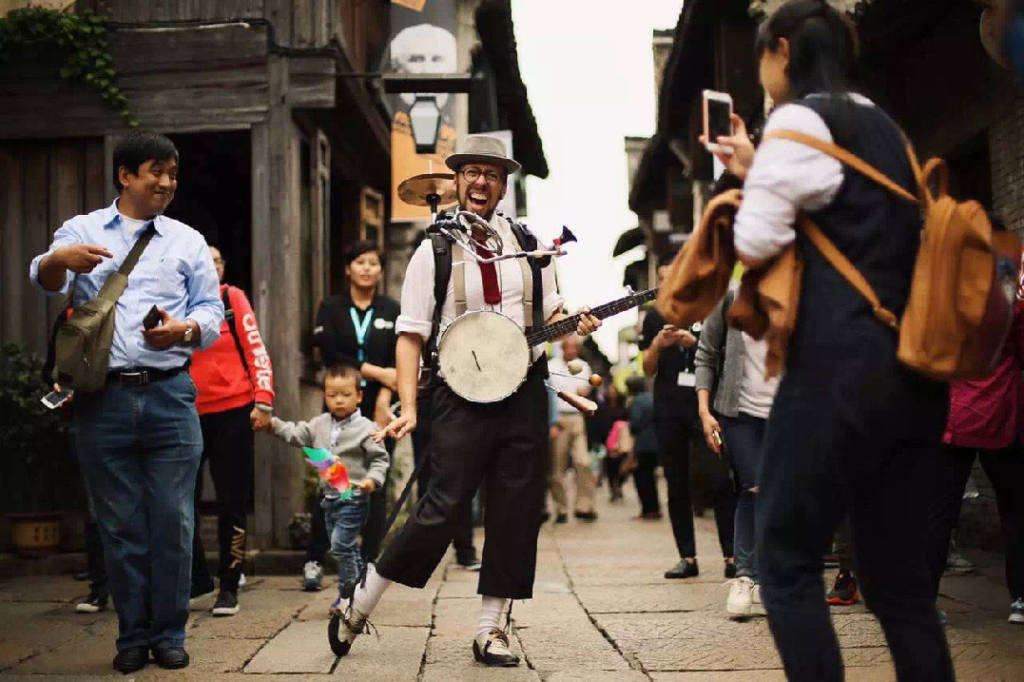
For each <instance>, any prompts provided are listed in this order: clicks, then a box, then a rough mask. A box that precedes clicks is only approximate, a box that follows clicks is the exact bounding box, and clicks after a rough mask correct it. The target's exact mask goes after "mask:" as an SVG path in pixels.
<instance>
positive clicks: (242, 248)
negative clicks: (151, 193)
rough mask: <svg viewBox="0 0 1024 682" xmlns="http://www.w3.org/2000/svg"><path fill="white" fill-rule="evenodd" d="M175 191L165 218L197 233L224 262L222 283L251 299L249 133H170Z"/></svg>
mask: <svg viewBox="0 0 1024 682" xmlns="http://www.w3.org/2000/svg"><path fill="white" fill-rule="evenodd" d="M169 137H170V138H171V139H172V140H174V144H175V145H177V147H178V155H179V157H180V159H179V174H178V191H177V193H176V194H175V197H174V201H173V202H171V206H170V208H168V209H167V215H168V216H170V217H171V218H175V219H176V220H180V221H182V222H183V223H185V224H186V225H189V226H190V227H194V228H195V229H197V230H199V231H200V232H201V233H202V234H203V236H204V237H206V241H207V242H208V243H209V244H210V245H211V246H216V247H217V248H218V249H220V251H221V254H222V255H223V256H224V260H225V261H226V263H227V265H226V268H227V271H226V272H225V279H226V280H227V281H228V282H230V283H231V284H233V285H235V286H237V287H240V288H241V289H243V290H245V292H246V293H247V294H249V297H250V299H251V298H252V178H251V176H252V170H251V169H252V148H251V135H250V134H249V131H247V130H243V131H232V132H226V133H194V134H181V135H170V136H169Z"/></svg>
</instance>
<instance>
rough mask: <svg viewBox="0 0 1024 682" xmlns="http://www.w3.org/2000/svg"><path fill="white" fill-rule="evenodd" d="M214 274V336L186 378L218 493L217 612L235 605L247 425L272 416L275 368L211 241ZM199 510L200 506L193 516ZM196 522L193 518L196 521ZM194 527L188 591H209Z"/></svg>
mask: <svg viewBox="0 0 1024 682" xmlns="http://www.w3.org/2000/svg"><path fill="white" fill-rule="evenodd" d="M210 254H211V255H212V256H213V264H214V266H216V268H217V275H218V277H220V281H221V285H220V296H221V300H222V301H223V302H224V312H225V315H224V322H222V323H221V327H220V338H219V339H218V340H217V342H216V343H215V344H213V345H212V346H210V347H209V348H207V349H206V350H204V351H196V352H195V353H194V354H193V355H192V369H191V372H192V380H193V381H194V382H195V384H196V388H197V389H198V391H199V393H198V396H197V397H196V409H197V410H198V412H199V424H200V426H201V427H202V430H203V460H204V461H209V463H210V476H211V477H212V478H213V487H214V490H215V491H216V493H217V506H218V512H219V513H218V516H217V539H218V541H219V542H218V544H219V545H220V568H219V571H218V573H219V577H220V594H219V595H218V596H217V602H216V603H215V604H214V607H213V615H215V616H233V615H234V614H236V613H238V582H239V579H240V578H241V575H242V562H243V561H244V559H245V529H246V510H247V508H248V506H249V491H250V490H251V489H252V481H253V429H254V428H258V427H261V426H265V425H266V424H269V423H270V417H271V415H272V414H273V410H274V408H273V405H274V369H273V367H272V366H271V364H270V356H269V355H267V349H266V348H265V347H264V345H263V339H262V338H261V337H260V330H259V326H258V325H257V324H256V316H255V315H254V314H253V311H252V305H251V304H250V303H249V299H248V298H247V297H246V295H245V292H244V291H242V290H241V289H239V288H238V287H233V286H230V285H228V284H224V265H225V263H224V259H223V258H222V257H221V254H220V251H219V250H218V249H217V248H215V247H212V246H211V247H210ZM202 481H203V477H202V469H201V468H200V474H199V476H198V477H197V478H196V503H197V504H198V502H199V498H200V495H201V493H202ZM198 518H199V515H198V512H197V514H196V519H198ZM197 526H198V524H197ZM200 536H201V533H200V532H199V528H198V527H197V528H196V529H195V533H194V540H193V544H192V596H193V597H196V596H199V595H203V594H206V593H208V592H212V591H213V587H214V586H213V578H211V577H210V570H209V568H208V567H207V565H206V554H205V552H204V551H203V543H202V539H201V537H200Z"/></svg>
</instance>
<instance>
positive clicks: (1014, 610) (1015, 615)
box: [1007, 598, 1024, 625]
mask: <svg viewBox="0 0 1024 682" xmlns="http://www.w3.org/2000/svg"><path fill="white" fill-rule="evenodd" d="M1007 620H1008V621H1009V622H1011V623H1013V624H1014V625H1024V599H1019V598H1018V599H1014V600H1013V603H1012V604H1010V617H1009V618H1008V619H1007Z"/></svg>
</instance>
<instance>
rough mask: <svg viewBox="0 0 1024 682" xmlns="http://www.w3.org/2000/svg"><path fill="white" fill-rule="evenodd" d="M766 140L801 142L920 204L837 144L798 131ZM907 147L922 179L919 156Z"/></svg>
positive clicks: (777, 132) (770, 135)
mask: <svg viewBox="0 0 1024 682" xmlns="http://www.w3.org/2000/svg"><path fill="white" fill-rule="evenodd" d="M764 139H765V140H772V139H779V140H789V141H791V142H799V143H800V144H803V145H806V146H808V147H811V148H813V149H817V150H818V151H819V152H821V153H822V154H827V155H829V156H831V157H832V158H834V159H836V160H837V161H839V162H840V163H844V164H846V165H847V166H849V167H850V168H852V169H854V170H855V171H857V172H858V173H860V174H861V175H863V176H865V177H867V178H869V179H870V180H873V181H875V182H877V183H878V184H879V185H881V186H882V187H884V188H886V189H887V190H889V191H890V192H892V193H893V194H895V195H896V196H898V197H900V198H902V199H906V200H907V201H910V202H912V203H915V204H916V203H918V201H917V197H915V196H914V195H913V194H911V193H910V192H908V191H907V190H906V189H904V188H903V187H901V186H900V185H898V184H897V183H895V182H893V181H892V180H891V179H890V178H889V176H887V175H885V174H884V173H882V171H880V170H878V169H877V168H875V167H874V166H872V165H871V164H869V163H868V162H867V161H865V160H864V159H862V158H860V157H859V156H857V155H855V154H853V153H852V152H850V151H847V150H846V149H843V148H842V147H840V146H838V145H836V144H833V143H831V142H826V141H825V140H822V139H820V138H817V137H814V136H813V135H808V134H806V133H801V132H799V131H796V130H773V131H772V132H770V133H768V134H767V135H765V136H764ZM907 147H908V151H907V154H908V156H909V157H910V158H911V163H910V165H911V167H913V168H914V174H915V177H917V178H920V177H922V176H921V174H920V173H919V172H918V164H917V156H916V155H915V154H914V153H913V148H912V147H910V145H909V144H908V145H907Z"/></svg>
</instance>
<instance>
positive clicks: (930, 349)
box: [765, 130, 1021, 380]
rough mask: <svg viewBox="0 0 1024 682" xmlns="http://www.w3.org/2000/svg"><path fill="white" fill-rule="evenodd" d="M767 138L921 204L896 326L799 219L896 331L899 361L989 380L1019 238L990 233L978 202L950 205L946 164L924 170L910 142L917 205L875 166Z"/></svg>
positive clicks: (863, 283) (940, 374)
mask: <svg viewBox="0 0 1024 682" xmlns="http://www.w3.org/2000/svg"><path fill="white" fill-rule="evenodd" d="M771 138H782V139H787V140H791V141H793V142H799V143H801V144H805V145H807V146H809V147H813V148H814V149H817V150H818V151H821V152H823V153H825V154H828V155H829V156H831V157H833V158H835V159H837V160H838V161H840V162H842V163H844V164H846V165H847V166H849V167H851V168H853V169H854V170H856V171H858V172H860V173H861V174H863V175H865V176H866V177H868V178H870V179H871V180H873V181H875V182H877V183H878V184H880V185H882V186H883V187H885V188H886V189H888V190H889V191H891V192H892V193H894V194H896V195H897V196H899V197H902V198H903V199H906V200H907V201H911V202H914V203H920V204H921V205H922V209H923V213H924V230H923V232H922V233H921V246H920V249H919V251H918V253H917V260H916V261H915V263H914V274H913V278H912V280H911V284H910V296H909V298H908V299H907V307H906V309H905V310H904V312H903V319H901V320H897V318H896V316H895V315H894V314H893V313H892V312H891V311H889V310H887V309H885V308H884V307H883V306H882V304H881V302H880V301H879V299H878V296H877V295H876V294H875V292H874V290H873V289H872V288H871V285H870V284H869V283H868V281H867V280H866V279H865V278H864V276H863V275H862V274H861V273H860V272H859V271H858V270H857V269H856V268H855V267H854V266H853V264H852V263H851V262H850V261H849V260H848V259H847V258H846V257H845V256H844V255H843V254H842V253H840V252H839V250H838V249H837V248H836V247H835V245H834V244H832V242H831V241H830V240H829V239H828V238H827V237H826V236H825V235H824V233H822V232H821V230H820V229H819V228H818V227H817V226H816V225H814V223H813V222H812V221H811V220H810V219H809V218H807V217H806V216H804V217H803V219H802V221H801V225H800V227H801V228H802V229H803V230H804V232H805V233H806V234H807V236H808V237H809V238H810V239H811V241H812V242H813V243H814V245H815V246H816V247H817V248H818V249H819V250H820V251H821V252H822V253H823V254H824V255H825V257H826V258H827V259H828V260H829V261H830V262H831V263H832V265H833V266H834V267H835V268H836V269H837V270H839V272H840V274H842V275H843V277H844V278H846V280H847V281H848V282H850V284H851V285H853V287H854V288H855V289H857V291H859V292H860V293H861V295H863V296H864V298H866V299H867V300H868V302H869V303H871V306H872V309H873V310H874V313H875V316H876V317H878V318H879V319H880V320H881V321H882V322H884V323H886V324H888V325H889V326H891V327H893V328H894V329H898V330H899V335H900V338H899V348H898V350H897V357H898V358H899V360H900V361H901V362H902V363H903V364H905V365H906V366H908V367H910V368H911V369H913V370H915V371H917V372H920V373H921V374H924V375H925V376H928V377H931V378H933V379H939V380H961V379H981V378H984V377H986V376H988V375H989V374H991V372H992V370H993V369H994V368H995V366H996V363H997V362H998V360H999V357H1000V355H1001V351H1002V348H1003V344H1004V343H1005V341H1006V337H1007V334H1008V333H1009V331H1010V326H1011V323H1012V321H1013V305H1014V303H1013V302H1014V295H1015V290H1016V280H1017V267H1018V264H1019V263H1020V252H1021V244H1020V239H1019V238H1018V237H1017V235H1015V234H1013V233H1010V232H995V233H994V232H993V231H992V224H991V222H990V221H989V218H988V214H987V213H986V212H985V209H984V208H983V207H982V205H981V204H979V203H978V202H977V201H964V202H958V201H956V200H955V199H953V198H952V197H951V196H950V195H949V168H948V167H947V165H946V162H945V161H943V160H942V159H938V158H933V159H931V160H929V161H928V162H927V163H926V164H925V166H924V168H923V169H922V168H921V167H920V165H919V164H918V162H917V157H916V156H915V154H914V151H913V149H912V148H911V147H910V145H909V144H908V145H907V152H908V154H909V155H910V162H911V166H912V167H913V169H914V174H915V176H916V177H917V182H918V188H919V191H920V195H921V201H920V202H919V201H918V199H917V197H915V196H913V195H912V194H910V193H909V192H907V191H906V190H905V189H904V188H903V187H901V186H900V185H898V184H897V183H895V182H893V181H892V180H891V179H890V178H888V177H887V176H885V175H884V174H882V173H881V172H880V171H878V170H877V169H876V168H874V167H873V166H871V165H869V164H868V163H866V162H865V161H864V160H862V159H860V158H859V157H857V156H855V155H853V154H851V153H850V152H849V151H847V150H845V149H843V148H841V147H839V146H837V145H834V144H832V143H830V142H825V141H824V140H821V139H818V138H816V137H812V136H810V135H806V134H804V133H800V132H797V131H793V130H777V131H772V132H771V133H769V134H767V135H765V139H771ZM933 175H935V176H936V177H937V179H938V193H937V194H933V193H932V192H931V190H930V189H929V182H930V180H931V179H932V176H933Z"/></svg>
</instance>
